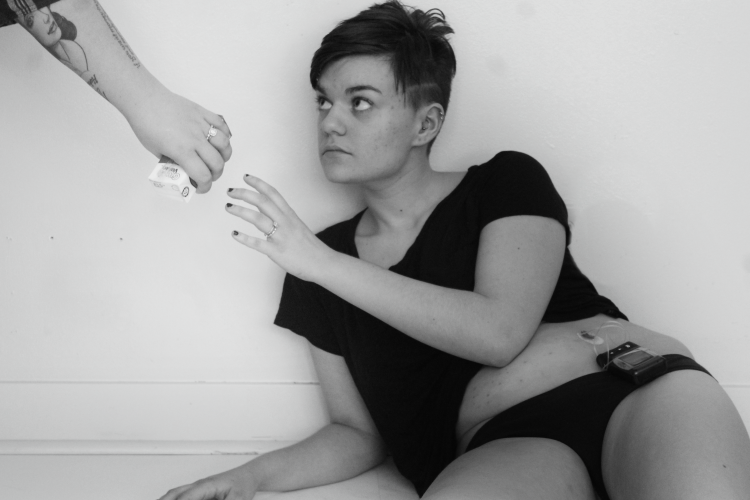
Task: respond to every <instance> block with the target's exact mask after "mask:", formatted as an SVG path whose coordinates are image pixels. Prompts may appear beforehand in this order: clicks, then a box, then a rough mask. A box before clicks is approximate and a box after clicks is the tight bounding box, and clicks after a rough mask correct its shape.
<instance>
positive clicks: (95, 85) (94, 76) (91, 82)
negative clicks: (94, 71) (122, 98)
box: [86, 75, 109, 101]
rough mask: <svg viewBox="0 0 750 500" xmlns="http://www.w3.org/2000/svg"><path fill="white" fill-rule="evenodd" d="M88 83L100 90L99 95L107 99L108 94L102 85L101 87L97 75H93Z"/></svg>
mask: <svg viewBox="0 0 750 500" xmlns="http://www.w3.org/2000/svg"><path fill="white" fill-rule="evenodd" d="M86 83H88V84H89V85H90V86H91V88H92V89H94V90H96V91H97V92H99V95H101V96H102V97H103V98H105V99H107V94H105V93H104V91H103V90H102V89H101V87H99V80H97V79H96V75H91V78H89V79H88V80H87V82H86ZM107 101H109V99H107Z"/></svg>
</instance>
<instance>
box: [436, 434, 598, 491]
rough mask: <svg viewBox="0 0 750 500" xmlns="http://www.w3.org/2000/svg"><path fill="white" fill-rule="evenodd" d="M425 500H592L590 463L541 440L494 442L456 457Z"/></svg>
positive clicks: (561, 446) (566, 448)
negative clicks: (588, 467) (585, 462)
mask: <svg viewBox="0 0 750 500" xmlns="http://www.w3.org/2000/svg"><path fill="white" fill-rule="evenodd" d="M423 498H424V499H425V500H442V499H446V500H447V499H450V500H456V499H461V500H482V499H492V500H522V499H530V500H531V499H533V500H547V499H550V500H551V499H555V500H558V499H559V500H563V499H571V500H573V499H575V500H593V499H594V498H596V497H595V495H594V490H593V487H592V486H591V481H590V480H589V476H588V473H587V472H586V467H585V466H584V465H583V462H582V461H581V459H580V457H578V455H576V453H575V452H573V450H571V449H570V448H568V447H567V446H565V445H564V444H562V443H560V442H558V441H552V440H550V439H542V438H506V439H498V440H496V441H490V442H489V443H487V444H484V445H482V446H480V447H479V448H476V449H474V450H472V451H470V452H468V453H464V454H463V455H461V456H460V457H458V458H457V459H456V460H454V461H453V462H452V463H451V464H450V465H449V466H448V467H446V468H445V470H444V471H443V472H442V473H441V474H440V475H439V476H438V477H437V479H435V481H434V482H433V483H432V485H431V486H430V488H429V489H428V490H427V492H426V493H425V495H424V497H423Z"/></svg>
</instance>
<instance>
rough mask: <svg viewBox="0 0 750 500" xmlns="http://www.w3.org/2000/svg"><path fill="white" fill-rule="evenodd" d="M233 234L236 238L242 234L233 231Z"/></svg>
mask: <svg viewBox="0 0 750 500" xmlns="http://www.w3.org/2000/svg"><path fill="white" fill-rule="evenodd" d="M232 234H233V235H234V236H237V235H238V234H240V233H238V232H237V231H232Z"/></svg>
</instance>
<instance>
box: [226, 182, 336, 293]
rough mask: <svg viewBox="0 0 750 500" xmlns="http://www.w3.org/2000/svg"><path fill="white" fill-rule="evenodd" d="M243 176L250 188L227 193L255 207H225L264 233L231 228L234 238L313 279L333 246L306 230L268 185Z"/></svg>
mask: <svg viewBox="0 0 750 500" xmlns="http://www.w3.org/2000/svg"><path fill="white" fill-rule="evenodd" d="M244 180H245V182H246V183H247V185H248V186H250V187H251V188H253V189H254V191H253V190H251V189H244V188H240V189H238V188H234V189H230V190H229V191H228V194H229V196H230V197H231V198H234V199H235V200H241V201H244V202H246V203H248V204H250V205H252V206H253V207H255V208H256V209H257V211H256V210H252V209H250V208H245V207H243V206H240V205H235V204H232V203H227V206H226V210H227V212H229V213H230V214H232V215H235V216H237V217H239V218H240V219H243V220H245V221H247V222H249V223H250V224H252V225H254V226H255V227H256V228H257V229H258V230H259V231H261V232H262V233H263V235H264V236H262V237H260V238H258V237H254V236H249V235H247V234H245V233H242V232H240V231H234V232H233V233H232V235H233V236H234V239H235V240H237V241H239V242H240V243H242V244H243V245H245V246H248V247H250V248H252V249H253V250H257V251H258V252H260V253H262V254H264V255H266V256H268V257H269V258H270V259H271V260H273V261H274V262H275V263H276V264H278V265H279V266H280V267H281V268H282V269H284V270H285V271H286V272H288V273H290V274H293V275H294V276H296V277H298V278H300V279H303V280H306V281H314V279H313V276H314V273H315V272H316V271H319V270H320V269H321V265H322V263H323V262H324V260H325V259H326V257H327V256H330V255H331V254H332V253H333V250H331V249H330V248H329V247H328V246H327V245H326V244H325V243H323V242H322V241H320V240H319V239H318V237H317V236H315V234H313V232H312V231H310V229H309V228H308V227H307V226H306V225H305V223H304V222H302V220H300V218H299V217H298V216H297V214H296V213H295V212H294V210H292V208H291V207H290V206H289V204H288V203H287V202H286V200H285V199H284V198H283V197H282V196H281V195H280V194H279V192H278V191H276V189H274V188H273V187H272V186H271V185H269V184H268V183H266V182H264V181H262V180H261V179H258V178H257V177H253V176H251V175H246V176H245V177H244Z"/></svg>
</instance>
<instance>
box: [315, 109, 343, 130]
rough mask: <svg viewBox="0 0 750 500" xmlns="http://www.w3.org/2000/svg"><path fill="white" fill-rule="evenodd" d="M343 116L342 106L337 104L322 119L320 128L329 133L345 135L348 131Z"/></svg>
mask: <svg viewBox="0 0 750 500" xmlns="http://www.w3.org/2000/svg"><path fill="white" fill-rule="evenodd" d="M342 118H343V117H342V116H341V111H340V108H339V107H338V106H335V105H334V106H332V107H331V109H329V110H328V112H327V113H326V114H325V115H324V116H323V117H322V118H321V119H320V125H319V126H320V130H321V131H322V132H325V133H326V134H328V135H331V134H336V135H344V134H345V133H346V126H345V125H344V121H343V119H342Z"/></svg>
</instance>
